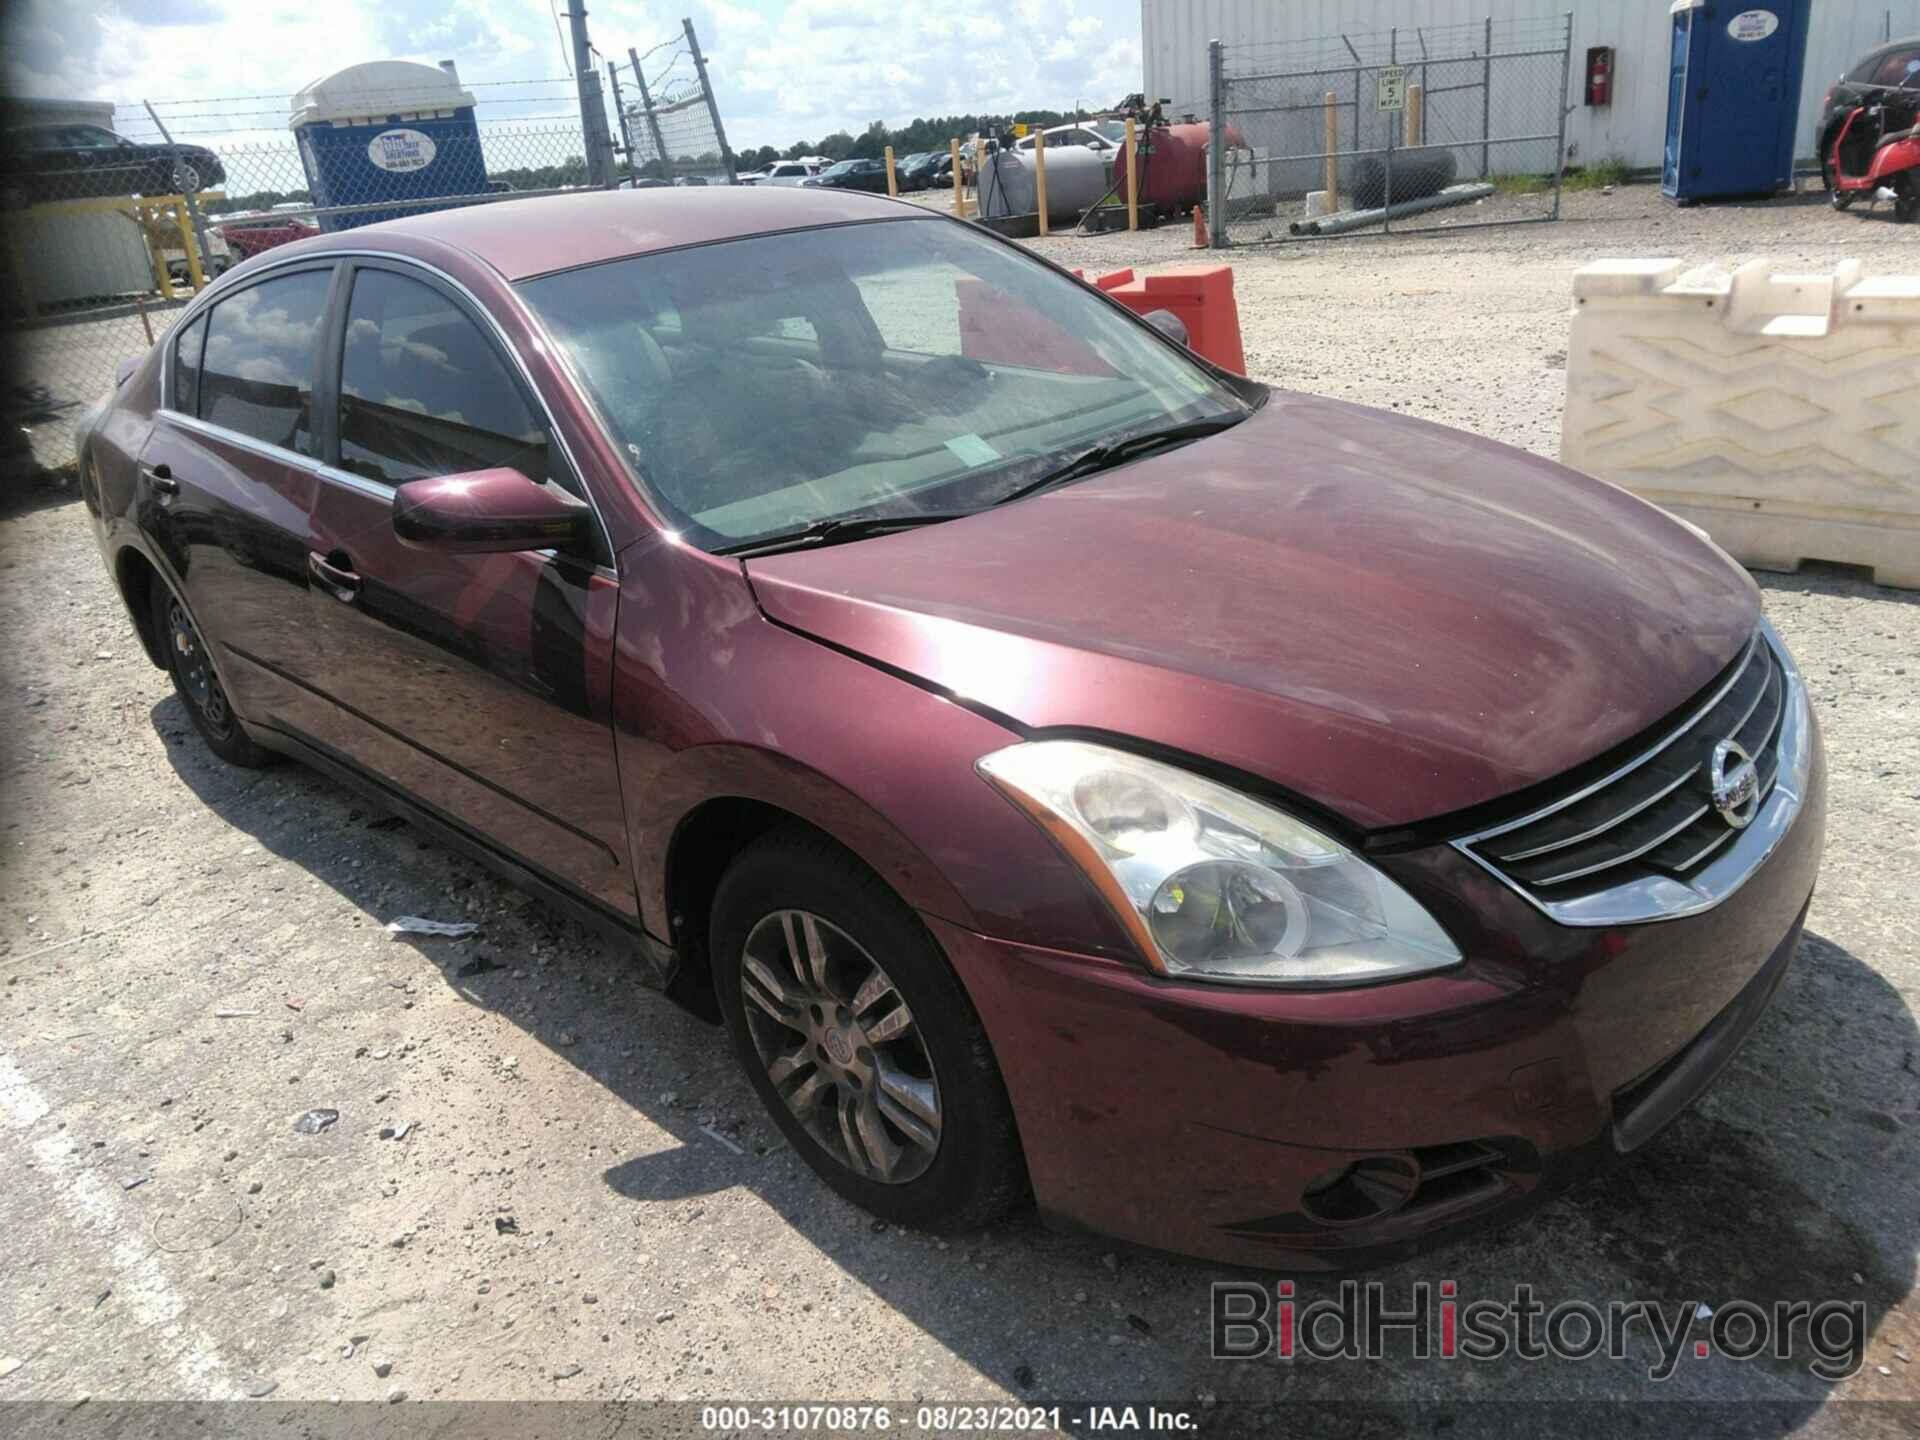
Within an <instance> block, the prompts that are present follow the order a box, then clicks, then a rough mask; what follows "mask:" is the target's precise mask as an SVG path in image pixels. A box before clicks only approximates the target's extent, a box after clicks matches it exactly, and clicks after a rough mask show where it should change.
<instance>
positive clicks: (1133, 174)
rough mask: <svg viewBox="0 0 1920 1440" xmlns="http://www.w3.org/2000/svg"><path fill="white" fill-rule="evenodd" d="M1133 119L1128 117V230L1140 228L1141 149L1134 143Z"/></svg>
mask: <svg viewBox="0 0 1920 1440" xmlns="http://www.w3.org/2000/svg"><path fill="white" fill-rule="evenodd" d="M1134 141H1135V134H1134V125H1133V117H1132V116H1131V115H1129V116H1128V117H1127V229H1129V230H1138V229H1139V228H1140V149H1139V146H1138V145H1136V144H1135V143H1134Z"/></svg>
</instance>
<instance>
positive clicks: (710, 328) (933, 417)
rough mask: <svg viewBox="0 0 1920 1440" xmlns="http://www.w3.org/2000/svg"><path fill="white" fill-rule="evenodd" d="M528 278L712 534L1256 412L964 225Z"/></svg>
mask: <svg viewBox="0 0 1920 1440" xmlns="http://www.w3.org/2000/svg"><path fill="white" fill-rule="evenodd" d="M520 289H521V292H522V293H523V294H524V295H525V296H526V298H527V300H528V302H529V303H530V304H531V305H532V306H533V307H534V309H535V310H537V311H538V312H539V313H540V315H541V317H542V318H543V319H544V320H545V322H546V324H547V326H548V328H549V329H550V330H551V331H552V333H553V336H554V338H555V340H556V341H557V342H558V343H559V345H560V346H561V348H562V349H564V350H565V351H566V353H567V355H568V358H569V359H570V360H571V362H572V364H573V367H574V369H575V372H576V373H577V374H578V375H579V376H580V378H581V379H582V381H583V382H584V383H585V385H586V386H587V388H588V389H589V391H590V392H591V394H592V396H593V399H594V401H595V402H596V404H597V405H598V407H599V409H600V413H601V414H602V416H604V417H605V420H606V423H607V425H608V427H609V429H610V430H611V432H612V434H613V437H614V439H615V440H616V442H618V443H619V445H620V446H621V448H622V449H623V450H624V452H625V453H626V455H627V457H628V459H629V460H630V462H631V464H632V466H633V468H634V470H635V472H636V473H637V474H638V475H639V477H640V479H641V480H642V482H643V483H644V484H645V486H646V488H647V489H648V491H649V492H650V493H651V494H652V495H653V497H654V498H655V499H656V501H657V502H658V503H659V504H660V506H661V507H662V508H663V509H665V510H666V512H667V513H668V515H669V516H670V517H671V519H672V521H673V523H674V524H675V525H676V526H677V527H678V528H679V529H680V530H681V532H682V534H683V535H684V537H685V538H686V539H687V540H689V541H690V542H692V543H694V544H697V545H700V546H702V547H703V548H706V549H725V548H734V547H737V546H740V545H742V544H746V543H750V542H752V541H755V540H758V539H762V538H766V537H772V536H779V535H785V534H789V533H791V532H793V531H795V530H797V529H801V528H804V527H806V526H810V525H814V524H817V523H819V522H821V521H823V520H828V519H833V518H836V517H842V516H855V515H857V516H861V517H868V516H875V515H886V516H902V517H912V516H914V515H929V514H930V515H952V514H958V513H964V512H968V511H972V510H978V509H981V508H983V507H985V506H988V505H991V504H993V503H995V502H996V501H997V500H1000V499H1004V498H1006V497H1008V496H1010V495H1012V494H1013V493H1014V492H1016V491H1018V490H1020V489H1022V488H1023V487H1024V486H1026V485H1028V484H1030V483H1031V482H1032V481H1034V480H1035V478H1036V477H1038V476H1041V475H1043V474H1045V473H1046V472H1047V471H1049V470H1051V469H1053V468H1055V467H1057V466H1059V465H1060V464H1062V463H1063V462H1064V461H1066V460H1069V459H1071V458H1073V457H1074V456H1076V455H1078V454H1080V453H1081V452H1082V451H1084V450H1086V449H1088V448H1089V447H1091V446H1094V445H1099V444H1105V443H1109V442H1112V441H1114V440H1117V439H1122V438H1125V437H1128V436H1132V435H1137V434H1143V433H1146V432H1149V431H1153V430H1158V429H1162V428H1165V427H1167V426H1170V425H1178V424H1184V423H1187V422H1190V421H1196V420H1207V419H1211V418H1214V417H1233V416H1237V415H1241V414H1244V413H1245V412H1246V410H1247V404H1246V402H1245V401H1243V400H1242V399H1241V398H1240V397H1239V396H1238V395H1236V394H1235V393H1234V392H1233V391H1232V390H1229V389H1228V388H1227V387H1226V386H1224V385H1222V384H1221V383H1219V382H1218V381H1217V380H1215V379H1214V378H1213V377H1212V376H1211V375H1209V374H1208V373H1207V372H1206V371H1205V370H1203V369H1202V368H1201V367H1200V366H1199V365H1197V364H1195V363H1194V362H1193V361H1191V360H1189V359H1188V358H1186V357H1185V356H1184V355H1183V354H1182V353H1181V352H1180V351H1178V350H1175V349H1174V348H1172V347H1171V346H1169V345H1167V344H1165V343H1163V342H1162V341H1161V340H1160V339H1159V338H1158V337H1156V336H1155V335H1154V334H1153V333H1152V332H1151V331H1148V330H1146V329H1145V328H1144V327H1142V326H1140V325H1138V324H1136V323H1134V322H1133V321H1131V320H1129V319H1128V318H1127V317H1126V316H1125V315H1121V314H1117V313H1115V312H1114V311H1113V309H1112V308H1111V307H1110V306H1109V305H1108V304H1107V303H1106V302H1104V301H1102V300H1101V299H1099V298H1098V297H1097V296H1095V295H1093V294H1092V293H1090V292H1089V291H1088V290H1087V289H1086V288H1085V287H1083V286H1080V285H1076V284H1075V283H1074V282H1073V281H1071V280H1068V279H1067V278H1065V277H1064V276H1061V275H1059V274H1058V273H1056V272H1054V271H1052V270H1050V269H1048V268H1047V267H1045V266H1043V265H1041V264H1040V263H1038V262H1037V261H1034V260H1031V259H1028V258H1027V257H1026V256H1025V255H1024V254H1023V253H1022V252H1020V251H1019V250H1017V249H1015V248H1013V247H1011V246H1008V245H1006V244H1003V243H1001V242H999V241H996V240H993V239H990V238H988V237H986V236H983V235H979V234H977V233H975V232H974V231H972V230H971V229H969V228H968V227H966V226H963V225H959V224H955V223H952V222H949V221H944V220H933V219H929V220H919V219H911V220H899V221H883V222H878V223H868V224H860V225H844V226H835V227H832V228H828V229H820V230H801V231H790V232H786V233H783V234H777V235H763V236H756V237H753V238H750V239H744V240H729V241H722V242H719V243H716V244H711V245H704V246H698V247H694V248H690V249H685V250H676V251H671V252H668V253H664V254H657V255H638V256H633V257H631V258H628V259H625V260H614V261H609V262H606V263H604V264H600V265H594V266H589V267H586V268H583V269H579V270H569V271H566V272H564V273H561V274H556V275H548V276H543V277H540V278H538V279H534V280H528V281H525V282H522V284H521V286H520Z"/></svg>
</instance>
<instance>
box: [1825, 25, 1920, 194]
mask: <svg viewBox="0 0 1920 1440" xmlns="http://www.w3.org/2000/svg"><path fill="white" fill-rule="evenodd" d="M1876 85H1905V86H1909V87H1911V88H1914V89H1920V35H1909V36H1908V37H1907V38H1906V39H1904V40H1889V41H1887V42H1886V43H1885V44H1884V45H1881V46H1880V47H1879V48H1878V49H1876V50H1870V51H1868V52H1867V54H1866V55H1865V56H1864V57H1863V58H1862V59H1861V60H1860V61H1859V62H1858V63H1857V64H1855V65H1853V66H1851V67H1849V69H1848V70H1847V73H1846V74H1844V75H1842V76H1841V77H1840V78H1839V79H1838V80H1836V81H1835V82H1834V85H1833V88H1832V89H1831V90H1829V91H1827V98H1826V99H1825V100H1824V101H1822V102H1821V106H1820V178H1821V179H1822V180H1823V181H1825V182H1826V186H1827V189H1829V190H1831V189H1833V174H1832V169H1833V140H1834V136H1836V135H1837V134H1838V133H1839V131H1840V127H1841V126H1842V125H1843V124H1845V123H1846V119H1847V115H1848V114H1849V113H1850V112H1851V111H1853V110H1854V109H1855V108H1857V107H1858V106H1861V105H1870V104H1876V103H1878V102H1879V101H1880V100H1881V99H1882V98H1883V97H1884V93H1885V92H1883V91H1877V90H1874V89H1873V88H1871V87H1873V86H1876Z"/></svg>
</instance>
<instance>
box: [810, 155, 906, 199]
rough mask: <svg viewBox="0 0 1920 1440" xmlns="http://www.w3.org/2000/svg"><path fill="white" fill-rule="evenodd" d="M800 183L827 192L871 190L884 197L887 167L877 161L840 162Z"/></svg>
mask: <svg viewBox="0 0 1920 1440" xmlns="http://www.w3.org/2000/svg"><path fill="white" fill-rule="evenodd" d="M800 183H801V184H802V185H812V186H820V187H823V188H825V189H829V190H872V191H877V192H879V193H880V194H882V195H884V194H886V193H887V167H886V165H885V164H884V163H883V162H882V161H879V160H842V161H841V162H840V163H839V164H837V165H829V166H828V167H827V168H826V169H825V170H822V171H821V172H820V173H819V174H818V175H811V176H809V177H808V178H806V179H805V180H802V181H801V182H800Z"/></svg>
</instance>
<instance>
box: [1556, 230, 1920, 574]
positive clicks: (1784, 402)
mask: <svg viewBox="0 0 1920 1440" xmlns="http://www.w3.org/2000/svg"><path fill="white" fill-rule="evenodd" d="M1573 295H1574V302H1573V334H1572V339H1571V342H1570V344H1569V346H1568V353H1567V408H1566V414H1565V417H1564V419H1563V421H1562V425H1561V432H1560V458H1561V459H1562V460H1563V461H1564V462H1565V463H1567V464H1568V465H1571V466H1573V467H1574V468H1575V469H1577V470H1584V471H1586V472H1587V473H1588V474H1590V475H1598V476H1600V477H1601V478H1602V479H1605V480H1611V481H1613V482H1614V483H1615V484H1618V485H1622V486H1625V487H1626V488H1627V489H1629V490H1632V491H1633V492H1634V493H1635V494H1637V495H1642V496H1645V497H1646V498H1647V499H1649V500H1652V501H1654V502H1655V503H1656V504H1659V505H1662V506H1665V507H1666V508H1667V509H1669V510H1672V511H1673V512H1675V513H1676V514H1679V515H1682V516H1684V517H1686V518H1687V519H1688V520H1691V521H1692V522H1693V523H1694V524H1696V525H1699V526H1701V527H1702V528H1703V529H1705V530H1706V531H1707V532H1708V533H1709V534H1711V535H1712V536H1713V538H1714V539H1715V540H1716V541H1718V542H1719V544H1720V545H1721V546H1722V547H1723V548H1725V549H1726V550H1727V551H1728V552H1729V553H1731V554H1732V555H1733V556H1734V557H1735V558H1736V559H1738V560H1740V561H1741V562H1742V563H1744V564H1747V565H1751V566H1753V567H1755V568H1756V569H1762V570H1793V569H1797V568H1798V567H1799V565H1800V562H1801V561H1803V560H1832V561H1841V562H1845V563H1848V564H1854V565H1864V566H1869V567H1871V568H1872V570H1873V573H1874V578H1875V580H1877V581H1878V582H1879V583H1880V584H1882V585H1897V586H1901V587H1903V588H1907V589H1920V275H1884V276H1880V277H1877V278H1874V277H1868V276H1866V275H1865V274H1863V272H1862V270H1861V267H1860V265H1859V263H1858V262H1856V261H1845V262H1843V263H1842V264H1841V265H1840V266H1839V267H1838V268H1837V269H1836V270H1834V272H1833V273H1832V274H1828V275H1798V274H1776V273H1774V271H1773V266H1772V264H1771V262H1769V261H1766V260H1755V261H1751V262H1749V263H1747V264H1745V265H1741V266H1740V267H1739V268H1737V269H1735V270H1733V271H1731V272H1729V271H1726V270H1722V269H1716V268H1713V267H1706V268H1702V269H1697V270H1691V271H1683V267H1682V265H1681V262H1679V261H1678V260H1602V261H1599V262H1597V263H1596V264H1593V265H1588V266H1586V267H1585V268H1583V269H1581V270H1579V271H1576V272H1575V274H1574V277H1573Z"/></svg>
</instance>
